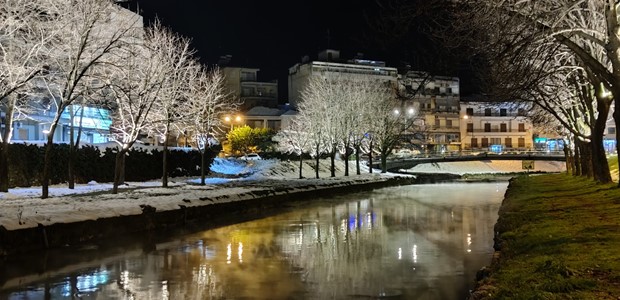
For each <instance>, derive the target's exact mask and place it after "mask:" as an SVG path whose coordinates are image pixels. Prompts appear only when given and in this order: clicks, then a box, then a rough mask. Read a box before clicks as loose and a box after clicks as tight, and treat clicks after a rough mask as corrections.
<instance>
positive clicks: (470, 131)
mask: <svg viewBox="0 0 620 300" xmlns="http://www.w3.org/2000/svg"><path fill="white" fill-rule="evenodd" d="M472 133H482V134H485V133H505V134H509V133H510V134H516V135H522V134H527V130H518V129H506V130H501V129H497V128H492V129H490V130H484V129H474V130H473V131H472V130H467V131H466V132H465V134H467V135H471V134H472Z"/></svg>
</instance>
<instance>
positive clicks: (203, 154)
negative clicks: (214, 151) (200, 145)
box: [200, 149, 207, 185]
mask: <svg viewBox="0 0 620 300" xmlns="http://www.w3.org/2000/svg"><path fill="white" fill-rule="evenodd" d="M206 156H207V149H203V150H202V152H200V185H205V184H206V183H205V179H206V178H207V170H206V168H205V164H206V163H207V162H206V160H207V158H206Z"/></svg>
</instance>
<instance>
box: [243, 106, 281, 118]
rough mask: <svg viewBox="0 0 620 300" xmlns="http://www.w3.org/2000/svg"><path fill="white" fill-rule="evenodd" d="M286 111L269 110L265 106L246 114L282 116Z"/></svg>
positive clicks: (254, 108) (253, 108)
mask: <svg viewBox="0 0 620 300" xmlns="http://www.w3.org/2000/svg"><path fill="white" fill-rule="evenodd" d="M282 113H284V110H281V109H277V108H269V107H264V106H255V107H252V109H250V110H248V112H246V113H245V115H246V116H280V115H282Z"/></svg>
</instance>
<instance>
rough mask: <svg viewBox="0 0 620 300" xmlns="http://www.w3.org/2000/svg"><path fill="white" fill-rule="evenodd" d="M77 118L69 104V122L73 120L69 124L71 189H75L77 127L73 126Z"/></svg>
mask: <svg viewBox="0 0 620 300" xmlns="http://www.w3.org/2000/svg"><path fill="white" fill-rule="evenodd" d="M74 120H75V116H74V115H73V105H69V122H71V126H69V165H68V169H69V174H68V175H69V178H68V181H69V189H70V190H72V189H75V178H74V177H75V174H73V165H74V163H75V161H74V159H73V158H74V157H75V137H74V135H73V134H74V132H75V128H74V126H73V124H74V123H75V122H74Z"/></svg>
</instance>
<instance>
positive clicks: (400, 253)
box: [398, 248, 403, 260]
mask: <svg viewBox="0 0 620 300" xmlns="http://www.w3.org/2000/svg"><path fill="white" fill-rule="evenodd" d="M398 259H399V260H400V259H403V248H398Z"/></svg>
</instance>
